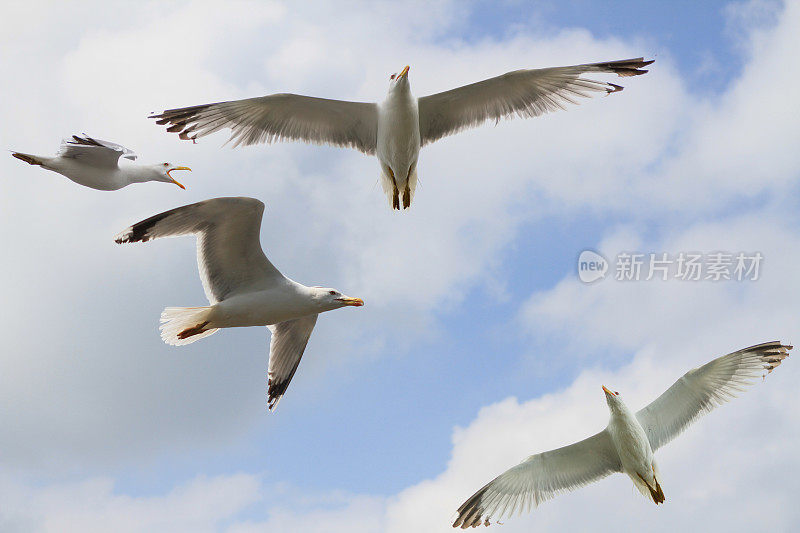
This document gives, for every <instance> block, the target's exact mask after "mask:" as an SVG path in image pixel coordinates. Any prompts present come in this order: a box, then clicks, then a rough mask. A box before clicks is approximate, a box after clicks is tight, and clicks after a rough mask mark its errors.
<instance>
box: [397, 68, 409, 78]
mask: <svg viewBox="0 0 800 533" xmlns="http://www.w3.org/2000/svg"><path fill="white" fill-rule="evenodd" d="M409 69H411V67H409V66H408V65H406V66H405V68H404V69H403V70H401V71H400V74H398V75H397V78H398V79H400V78H402V77H403V76H408V71H409Z"/></svg>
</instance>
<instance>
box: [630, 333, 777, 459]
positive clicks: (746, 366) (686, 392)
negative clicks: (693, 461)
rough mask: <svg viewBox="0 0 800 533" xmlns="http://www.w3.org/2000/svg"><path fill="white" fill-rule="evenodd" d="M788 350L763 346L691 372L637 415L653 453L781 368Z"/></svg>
mask: <svg viewBox="0 0 800 533" xmlns="http://www.w3.org/2000/svg"><path fill="white" fill-rule="evenodd" d="M791 349H792V347H791V346H784V345H782V344H781V343H780V342H778V341H774V342H765V343H764V344H758V345H756V346H751V347H749V348H745V349H743V350H739V351H738V352H733V353H729V354H728V355H723V356H722V357H719V358H717V359H714V360H713V361H711V362H710V363H706V364H705V365H703V366H701V367H700V368H695V369H694V370H690V371H689V372H687V373H686V374H684V375H683V377H681V378H680V379H679V380H678V381H676V382H675V384H673V385H672V386H671V387H670V388H668V389H667V390H666V391H665V392H664V394H662V395H661V396H659V397H658V398H656V399H655V401H653V402H652V403H651V404H650V405H648V406H647V407H645V408H644V409H642V410H641V411H639V412H638V413H636V418H637V419H638V420H639V423H640V424H641V425H642V427H643V428H644V430H645V432H646V433H647V437H648V439H649V440H650V446H651V447H652V448H653V451H655V450H657V449H658V448H660V447H662V446H664V445H665V444H666V443H668V442H669V441H671V440H672V439H674V438H675V437H677V436H678V435H679V434H680V433H681V432H683V430H684V429H686V428H687V427H688V426H689V424H691V423H692V422H694V421H695V420H696V419H697V418H699V417H700V416H701V415H703V414H705V413H708V412H710V411H711V410H713V409H714V408H715V407H717V406H718V405H722V404H723V403H725V402H727V401H728V400H730V399H731V398H734V397H735V396H736V393H737V392H741V391H743V390H744V387H745V386H746V385H748V384H749V383H750V382H751V381H752V379H753V378H755V377H758V375H760V374H762V373H763V372H764V371H766V373H770V372H772V370H773V369H774V368H775V367H777V366H778V365H780V364H781V361H783V360H784V359H785V358H786V357H788V355H789V350H791Z"/></svg>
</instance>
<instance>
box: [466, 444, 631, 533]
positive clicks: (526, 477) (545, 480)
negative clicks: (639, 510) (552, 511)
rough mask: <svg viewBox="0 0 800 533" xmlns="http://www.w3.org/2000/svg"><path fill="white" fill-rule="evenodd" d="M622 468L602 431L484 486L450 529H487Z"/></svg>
mask: <svg viewBox="0 0 800 533" xmlns="http://www.w3.org/2000/svg"><path fill="white" fill-rule="evenodd" d="M621 468H622V465H621V463H620V459H619V456H618V455H617V452H616V451H615V449H614V445H613V443H612V441H611V436H610V435H609V434H608V432H607V431H606V430H603V431H601V432H600V433H597V434H596V435H594V436H592V437H589V438H588V439H584V440H582V441H580V442H576V443H575V444H570V445H569V446H564V447H563V448H558V449H556V450H551V451H549V452H544V453H539V454H536V455H531V456H530V457H529V458H528V459H526V460H525V461H523V462H521V463H520V464H518V465H517V466H515V467H513V468H511V469H509V470H506V471H505V472H504V473H502V474H500V475H499V476H497V477H496V478H495V479H494V480H492V481H491V482H489V483H488V484H486V485H485V486H484V487H483V488H482V489H481V490H479V491H478V492H476V493H475V494H474V495H473V496H472V497H471V498H470V499H468V500H467V501H466V502H464V504H463V505H462V506H461V507H459V508H458V517H457V518H456V519H455V522H453V527H461V528H462V529H466V528H468V527H477V526H479V525H482V524H485V525H489V520H490V519H494V520H499V519H502V518H503V517H504V516H511V515H513V514H514V513H516V512H522V511H523V510H524V511H529V510H530V509H531V508H535V507H536V506H537V505H539V504H540V503H541V502H543V501H545V500H549V499H550V498H552V497H554V496H556V495H558V494H559V493H562V492H567V491H570V490H573V489H576V488H579V487H582V486H584V485H588V484H589V483H592V482H594V481H597V480H598V479H602V478H604V477H606V476H608V475H610V474H612V473H614V472H620V471H621Z"/></svg>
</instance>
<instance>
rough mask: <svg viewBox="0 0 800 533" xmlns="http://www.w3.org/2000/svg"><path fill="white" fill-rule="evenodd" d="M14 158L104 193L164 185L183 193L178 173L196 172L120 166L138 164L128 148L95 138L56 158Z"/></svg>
mask: <svg viewBox="0 0 800 533" xmlns="http://www.w3.org/2000/svg"><path fill="white" fill-rule="evenodd" d="M11 155H13V156H14V157H16V158H17V159H21V160H23V161H25V162H26V163H28V164H31V165H38V166H40V167H42V168H44V169H47V170H52V171H53V172H58V173H59V174H61V175H63V176H66V177H68V178H69V179H71V180H72V181H74V182H75V183H77V184H79V185H84V186H86V187H91V188H92V189H97V190H100V191H116V190H117V189H121V188H123V187H127V186H128V185H130V184H131V183H143V182H145V181H163V182H166V183H174V184H175V185H177V186H178V187H180V188H181V189H185V188H186V187H184V186H183V185H182V184H180V183H178V182H177V181H175V179H174V178H173V177H172V175H171V172H172V171H174V170H192V169H191V168H189V167H180V166H175V165H173V164H171V163H158V164H155V165H138V164H126V165H122V166H120V165H119V159H120V157H122V158H123V159H127V160H130V161H134V160H135V159H136V157H137V156H136V154H135V153H133V152H132V151H131V150H128V149H127V148H125V147H124V146H120V145H119V144H114V143H111V142H108V141H101V140H99V139H93V138H92V137H87V136H83V137H78V136H77V135H73V136H72V138H71V139H64V140H63V141H62V142H61V149H60V150H59V151H58V153H57V154H56V155H55V156H53V157H48V156H41V155H32V154H23V153H22V152H11Z"/></svg>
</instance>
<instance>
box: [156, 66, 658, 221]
mask: <svg viewBox="0 0 800 533" xmlns="http://www.w3.org/2000/svg"><path fill="white" fill-rule="evenodd" d="M652 62H653V61H644V58H641V57H640V58H636V59H625V60H622V61H611V62H607V63H589V64H585V65H574V66H569V67H554V68H543V69H535V70H515V71H513V72H508V73H506V74H503V75H502V76H497V77H495V78H490V79H488V80H483V81H480V82H478V83H473V84H470V85H465V86H463V87H459V88H457V89H452V90H450V91H445V92H442V93H438V94H432V95H430V96H424V97H422V98H416V97H414V95H412V94H411V85H410V82H409V80H408V70H409V67H408V66H406V67H405V68H404V69H403V70H401V71H400V73H399V74H392V75H391V76H390V79H391V81H390V83H389V92H388V94H387V95H386V99H385V100H384V101H383V102H381V103H379V104H378V103H365V102H346V101H341V100H329V99H326V98H313V97H309V96H301V95H297V94H271V95H268V96H261V97H258V98H248V99H245V100H234V101H230V102H218V103H214V104H205V105H198V106H193V107H183V108H179V109H168V110H166V111H164V112H163V113H160V114H154V115H151V116H150V118H154V119H156V123H157V124H160V125H167V126H168V127H167V131H168V132H172V133H178V134H179V135H180V138H181V139H184V140H192V141H194V140H195V139H197V138H198V137H203V136H205V135H208V134H210V133H214V132H216V131H218V130H220V129H223V128H230V129H231V130H232V134H231V138H230V141H233V146H238V145H240V144H241V145H250V144H258V143H265V142H266V143H271V142H273V141H280V140H284V139H289V140H299V141H306V142H311V143H316V144H332V145H336V146H342V147H350V148H355V149H357V150H360V151H361V152H364V153H365V154H369V155H375V156H377V158H378V161H379V162H380V177H381V185H382V186H383V190H384V192H385V193H386V195H387V197H388V198H389V201H390V202H391V205H392V208H393V209H398V210H399V209H400V206H401V205H402V206H403V209H405V208H407V207H409V206H410V205H411V200H412V198H413V196H414V189H415V187H416V185H417V159H418V157H419V151H420V148H421V147H423V146H425V145H426V144H430V143H432V142H434V141H436V140H438V139H441V138H442V137H445V136H447V135H452V134H454V133H458V132H459V131H461V130H464V129H467V128H471V127H474V126H478V125H479V124H481V123H483V122H485V121H487V120H495V121H498V120H500V119H501V118H511V117H513V116H515V115H516V116H519V117H536V116H539V115H541V114H542V113H545V112H548V111H556V110H558V109H564V104H566V103H572V104H577V103H578V102H577V99H578V97H588V96H590V94H589V93H592V92H605V93H606V94H611V93H614V92H617V91H621V90H622V87H620V86H619V85H615V84H613V83H605V82H600V81H595V80H591V79H586V78H582V77H581V76H582V75H583V74H585V73H612V74H617V75H618V76H637V75H639V74H645V73H646V72H647V70H643V69H642V67H645V66H647V65H649V64H651V63H652Z"/></svg>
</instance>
